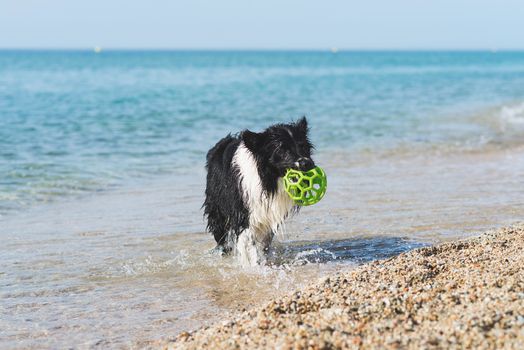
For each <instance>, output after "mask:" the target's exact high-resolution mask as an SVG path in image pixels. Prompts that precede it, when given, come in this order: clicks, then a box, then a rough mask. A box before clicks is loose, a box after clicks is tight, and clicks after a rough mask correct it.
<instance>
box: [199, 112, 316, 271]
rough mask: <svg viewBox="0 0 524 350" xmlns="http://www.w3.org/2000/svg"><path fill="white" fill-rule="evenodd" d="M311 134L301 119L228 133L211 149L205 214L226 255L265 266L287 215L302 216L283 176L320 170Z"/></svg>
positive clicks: (247, 263) (209, 228)
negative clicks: (313, 156)
mask: <svg viewBox="0 0 524 350" xmlns="http://www.w3.org/2000/svg"><path fill="white" fill-rule="evenodd" d="M308 131H309V128H308V124H307V120H306V117H302V118H301V119H300V120H298V121H297V122H292V123H289V124H276V125H273V126H270V127H269V128H267V129H266V130H265V131H263V132H260V133H256V132H252V131H249V130H244V131H242V132H241V133H240V134H237V135H234V136H232V135H231V134H229V135H228V136H226V137H225V138H223V139H222V140H220V141H219V142H218V143H217V144H216V145H215V146H214V147H213V148H211V149H210V150H209V152H208V153H207V165H206V168H207V186H206V199H205V201H204V205H203V207H204V215H205V216H206V217H207V229H208V231H209V232H211V233H212V234H213V236H214V237H215V240H216V242H217V248H218V249H220V250H221V251H222V252H224V253H230V252H232V251H233V252H235V253H236V254H238V255H239V256H240V259H241V262H242V263H243V264H246V265H255V264H259V263H261V262H262V259H263V256H264V255H263V254H262V253H263V252H267V250H268V249H269V246H270V244H271V241H272V239H273V236H274V235H275V234H276V233H277V232H278V230H279V228H281V226H282V224H283V222H284V220H285V219H286V217H287V216H288V215H289V214H290V213H295V212H298V209H299V208H298V206H296V205H295V204H294V202H293V201H292V200H291V198H290V197H289V195H288V194H287V193H286V192H285V191H284V184H283V179H282V177H283V176H284V175H285V173H286V170H287V169H288V168H293V169H297V170H302V171H306V170H310V169H312V168H314V167H315V163H314V162H313V160H312V159H311V152H312V150H313V145H312V144H311V142H310V141H309V138H308Z"/></svg>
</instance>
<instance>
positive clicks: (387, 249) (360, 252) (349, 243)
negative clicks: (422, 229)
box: [267, 236, 429, 266]
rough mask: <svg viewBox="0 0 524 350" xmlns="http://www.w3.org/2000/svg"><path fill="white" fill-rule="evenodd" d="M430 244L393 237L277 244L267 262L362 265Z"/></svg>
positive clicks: (274, 263)
mask: <svg viewBox="0 0 524 350" xmlns="http://www.w3.org/2000/svg"><path fill="white" fill-rule="evenodd" d="M427 245H429V244H427V243H423V242H417V241H414V240H412V239H408V238H405V237H394V236H373V237H356V238H347V239H337V240H327V241H320V240H316V241H293V242H277V243H276V244H275V245H274V246H273V247H272V248H271V250H270V251H269V252H268V255H267V263H268V264H269V265H277V266H278V265H284V264H290V265H303V264H308V263H329V262H348V263H356V264H362V263H366V262H369V261H372V260H378V259H385V258H389V257H391V256H395V255H398V254H401V253H404V252H407V251H409V250H412V249H415V248H421V247H424V246H427Z"/></svg>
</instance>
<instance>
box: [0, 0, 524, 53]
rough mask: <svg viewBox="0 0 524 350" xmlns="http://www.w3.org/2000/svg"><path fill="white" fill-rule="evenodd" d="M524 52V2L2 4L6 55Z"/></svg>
mask: <svg viewBox="0 0 524 350" xmlns="http://www.w3.org/2000/svg"><path fill="white" fill-rule="evenodd" d="M95 46H100V47H103V48H116V49H126V48H127V49H133V48H134V49H329V48H332V47H336V48H339V49H524V1H522V0H507V1H506V0H491V1H487V0H382V1H378V0H360V1H353V0H315V1H311V0H147V1H145V0H143V1H134V0H88V1H73V0H0V48H93V47H95Z"/></svg>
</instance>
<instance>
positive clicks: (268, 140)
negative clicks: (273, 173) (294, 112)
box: [242, 117, 315, 176]
mask: <svg viewBox="0 0 524 350" xmlns="http://www.w3.org/2000/svg"><path fill="white" fill-rule="evenodd" d="M308 132H309V128H308V124H307V119H306V117H302V118H301V119H299V120H298V121H296V122H294V123H289V124H276V125H273V126H270V127H269V128H267V129H266V130H265V131H263V132H260V133H256V132H252V131H249V130H246V131H244V132H243V133H242V139H243V141H244V144H245V145H246V147H247V148H248V149H249V150H250V151H251V152H252V153H253V154H254V155H255V157H256V158H257V159H259V160H261V161H262V162H264V163H265V165H267V166H270V167H272V168H273V169H275V170H277V172H278V175H279V176H284V174H285V172H286V170H287V169H289V168H291V169H296V170H301V171H307V170H310V169H313V168H314V167H315V163H314V162H313V160H312V159H311V153H312V150H313V145H312V144H311V142H310V141H309V138H308Z"/></svg>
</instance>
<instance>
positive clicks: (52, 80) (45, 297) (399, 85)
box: [0, 52, 524, 348]
mask: <svg viewBox="0 0 524 350" xmlns="http://www.w3.org/2000/svg"><path fill="white" fill-rule="evenodd" d="M93 57H94V58H93ZM0 62H2V63H3V64H2V65H0V72H1V74H0V97H1V98H0V106H1V107H2V108H1V109H0V110H1V111H2V113H3V115H2V118H1V119H0V126H1V128H0V136H1V137H0V146H1V148H0V152H1V158H0V160H1V163H0V173H1V174H2V179H3V180H1V181H0V207H1V208H0V213H1V215H2V216H1V217H0V220H1V221H0V238H1V240H2V244H1V245H0V300H1V301H0V303H1V304H0V314H1V317H0V347H1V348H34V347H38V348H66V347H75V348H107V347H137V348H141V347H144V346H154V345H155V344H157V343H156V341H158V340H161V339H168V338H170V337H173V336H176V334H177V333H178V332H180V331H182V330H191V329H194V328H196V327H199V326H201V325H203V324H207V323H211V322H214V321H217V320H221V319H223V318H224V317H225V315H228V314H235V313H236V312H238V310H242V309H244V308H247V307H250V306H254V305H259V304H260V303H263V302H264V301H266V300H268V299H269V298H271V297H273V296H275V295H278V294H281V293H285V292H286V291H289V290H290V289H294V288H300V287H301V286H304V285H308V284H311V283H312V281H315V280H317V279H318V278H320V277H322V276H325V275H326V274H327V273H329V272H333V271H337V270H339V269H346V268H351V267H352V266H355V265H357V264H361V263H364V262H367V261H370V260H373V259H381V258H385V257H388V256H392V255H396V254H399V253H401V252H403V251H407V250H410V249H413V248H417V247H420V246H423V245H427V244H432V243H435V242H440V241H446V240H451V239H456V238H461V237H466V236H468V235H471V234H475V233H477V232H479V231H482V230H485V229H489V228H492V227H497V226H500V225H505V224H510V223H512V222H514V221H516V220H522V217H523V214H524V186H523V185H524V184H523V180H522V179H523V178H524V148H523V142H522V140H523V139H524V138H522V136H523V132H524V107H523V106H524V103H523V101H524V54H522V53H507V54H502V55H501V56H497V55H494V56H493V55H492V54H487V53H464V54H459V53H397V54H395V53H345V54H343V55H341V56H332V55H328V54H324V53H162V52H160V53H130V52H127V53H126V52H123V53H114V54H110V55H108V56H100V57H99V56H93V55H91V54H89V53H64V52H58V53H16V52H10V53H0ZM302 112H307V114H308V115H310V116H311V118H310V122H311V126H312V136H313V141H314V142H315V143H316V144H317V149H318V151H317V155H316V158H315V159H316V161H317V163H318V164H320V165H321V166H322V167H323V168H324V169H325V170H326V173H327V175H328V182H329V187H328V192H327V193H326V196H325V198H324V199H323V200H322V201H321V202H320V203H318V204H316V205H314V206H312V207H307V208H303V209H302V210H301V212H300V213H299V215H297V216H296V217H294V218H292V219H291V220H290V221H289V222H288V224H287V225H286V229H285V232H284V233H283V235H281V236H279V237H278V241H277V242H276V243H275V246H274V247H273V250H272V251H271V253H270V256H269V258H268V265H267V266H259V267H253V268H245V267H244V268H242V267H240V266H239V265H238V263H237V262H236V261H235V259H234V258H223V257H221V256H218V255H216V254H214V253H213V252H212V250H213V248H214V243H213V239H212V237H211V236H210V235H208V234H207V233H205V232H204V227H205V224H204V221H203V218H202V211H201V209H200V207H201V204H202V202H203V188H204V178H205V173H204V170H203V159H204V152H205V151H206V150H207V149H208V148H209V147H210V146H211V145H212V144H213V142H214V141H216V139H217V138H218V137H219V136H222V135H223V134H225V133H227V132H229V131H235V130H239V129H241V128H244V127H253V128H258V129H259V128H261V127H263V126H265V125H267V124H268V123H270V122H272V121H275V120H282V119H284V120H287V119H290V118H291V117H296V116H298V115H299V114H300V113H302Z"/></svg>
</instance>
